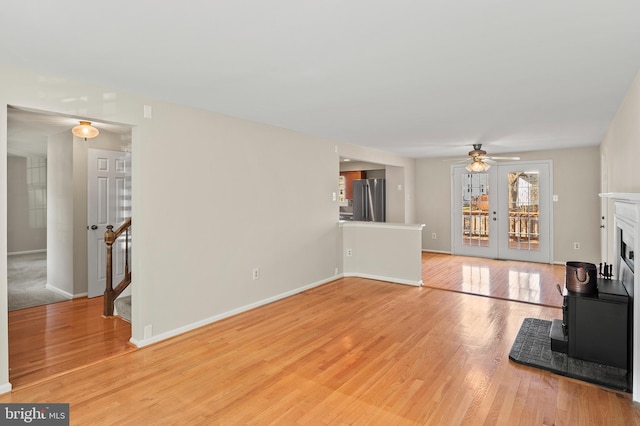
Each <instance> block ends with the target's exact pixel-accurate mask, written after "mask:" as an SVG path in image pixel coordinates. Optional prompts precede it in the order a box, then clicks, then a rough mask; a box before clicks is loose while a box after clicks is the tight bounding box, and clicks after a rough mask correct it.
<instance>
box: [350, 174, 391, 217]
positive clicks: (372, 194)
mask: <svg viewBox="0 0 640 426" xmlns="http://www.w3.org/2000/svg"><path fill="white" fill-rule="evenodd" d="M386 194H387V192H386V181H385V180H384V179H355V180H354V181H353V220H359V221H364V222H385V221H386V203H387V200H386Z"/></svg>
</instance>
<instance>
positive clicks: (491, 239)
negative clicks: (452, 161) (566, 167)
mask: <svg viewBox="0 0 640 426" xmlns="http://www.w3.org/2000/svg"><path fill="white" fill-rule="evenodd" d="M551 180H552V176H551V162H550V161H538V162H520V161H519V162H517V163H509V164H498V165H493V166H492V167H491V168H490V169H489V170H487V171H484V172H468V171H467V170H466V169H465V167H464V166H453V167H452V191H451V193H452V203H451V208H452V219H453V227H452V228H453V229H452V239H453V241H452V244H451V246H452V250H453V253H454V254H460V255H465V256H477V257H488V258H493V259H508V260H524V261H529V262H541V263H552V262H553V247H552V243H551V242H552V238H551V232H552V229H553V227H552V224H551V220H552V217H553V215H552V204H551V197H552V196H551Z"/></svg>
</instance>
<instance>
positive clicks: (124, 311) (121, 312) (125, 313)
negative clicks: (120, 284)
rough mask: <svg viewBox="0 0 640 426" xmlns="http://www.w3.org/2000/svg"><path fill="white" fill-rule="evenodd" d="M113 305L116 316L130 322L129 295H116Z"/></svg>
mask: <svg viewBox="0 0 640 426" xmlns="http://www.w3.org/2000/svg"><path fill="white" fill-rule="evenodd" d="M114 307H115V311H116V313H117V315H118V316H120V317H121V318H122V319H123V320H125V321H127V322H129V323H130V322H131V296H121V297H118V298H117V299H116V300H115V304H114Z"/></svg>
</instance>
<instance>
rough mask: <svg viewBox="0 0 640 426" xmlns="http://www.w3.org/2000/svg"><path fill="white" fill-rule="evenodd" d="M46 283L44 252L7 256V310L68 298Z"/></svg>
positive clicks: (46, 303)
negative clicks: (50, 288) (49, 287)
mask: <svg viewBox="0 0 640 426" xmlns="http://www.w3.org/2000/svg"><path fill="white" fill-rule="evenodd" d="M46 284H47V253H46V252H41V253H29V254H19V255H12V256H8V257H7V298H8V303H9V311H15V310H17V309H24V308H30V307H32V306H40V305H48V304H50V303H57V302H62V301H65V300H68V299H67V298H66V297H64V296H63V295H61V294H58V293H56V292H53V291H51V290H49V289H47V288H46V287H45V285H46Z"/></svg>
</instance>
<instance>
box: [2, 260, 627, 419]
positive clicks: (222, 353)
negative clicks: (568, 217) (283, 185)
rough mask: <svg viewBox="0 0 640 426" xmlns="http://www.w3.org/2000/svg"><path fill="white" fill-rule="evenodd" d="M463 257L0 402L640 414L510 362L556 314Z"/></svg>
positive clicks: (184, 409)
mask: <svg viewBox="0 0 640 426" xmlns="http://www.w3.org/2000/svg"><path fill="white" fill-rule="evenodd" d="M449 257H453V256H449ZM432 261H433V265H431V262H432ZM449 261H453V262H456V261H457V262H460V263H459V265H458V266H457V267H456V266H455V264H454V263H448V262H449ZM469 261H470V260H469V258H456V259H444V258H440V257H438V256H434V258H433V259H432V260H431V259H429V258H428V259H427V262H426V263H428V264H429V265H426V266H425V267H426V273H427V274H428V275H429V276H428V277H427V278H428V282H427V281H425V283H426V284H427V285H430V287H422V288H420V287H411V286H404V285H399V284H391V283H385V282H380V281H373V280H367V279H361V278H344V279H339V280H336V281H334V282H331V283H328V284H326V285H323V286H320V287H317V288H314V289H312V290H309V291H306V292H304V293H301V294H298V295H295V296H292V297H290V298H287V299H285V300H281V301H278V302H275V303H272V304H270V305H267V306H264V307H261V308H258V309H255V310H252V311H250V312H246V313H243V314H240V315H237V316H234V317H231V318H228V319H225V320H222V321H219V322H217V323H214V324H211V325H208V326H205V327H202V328H200V329H198V330H195V331H192V332H189V333H186V334H183V335H181V336H178V337H175V338H173V339H170V340H168V341H164V342H160V343H158V344H155V345H152V346H149V347H146V348H142V349H140V350H135V351H131V352H129V353H126V354H124V355H121V356H118V357H116V358H112V359H109V360H106V361H103V362H99V363H94V364H92V365H91V366H89V367H86V368H81V369H76V370H75V371H72V372H70V373H68V374H64V375H60V376H58V377H56V378H55V379H53V380H48V381H44V382H41V383H39V384H37V385H35V386H27V387H24V388H23V389H16V390H15V391H14V392H12V393H11V394H6V395H0V402H69V403H70V404H71V424H81V425H84V424H136V425H137V424H176V425H184V424H189V425H199V424H203V425H212V424H216V425H217V424H224V425H228V424H234V425H235V424H249V423H250V424H284V425H290V424H384V425H390V424H394V425H396V424H397V425H405V424H406V425H418V424H433V425H458V424H470V425H475V424H500V425H503V424H504V425H518V424H520V425H540V424H545V425H551V424H556V425H577V424H581V425H589V424H593V425H602V424H611V425H618V424H619V425H634V424H638V425H640V409H639V408H638V407H637V406H635V405H634V404H632V403H631V397H630V395H629V394H626V393H621V392H614V391H610V390H607V389H604V388H600V387H598V386H594V385H590V384H587V383H583V382H579V381H575V380H571V379H566V378H564V377H561V376H556V375H553V374H551V373H547V372H545V371H541V370H537V369H534V368H530V367H526V366H522V365H519V364H515V363H513V362H511V361H509V359H508V353H509V350H510V348H511V345H512V343H513V339H514V338H515V335H516V334H517V332H518V329H519V327H520V325H521V323H522V320H523V319H524V318H526V317H536V318H541V319H553V318H559V317H560V316H561V311H560V309H559V308H556V307H552V306H542V305H537V304H534V303H533V302H532V301H531V300H527V303H521V302H517V301H510V300H505V299H507V298H506V297H505V298H500V299H498V298H492V297H479V296H478V295H473V294H464V293H462V292H461V288H462V289H464V288H466V287H464V286H463V287H456V285H458V286H461V285H462V284H460V283H457V284H456V282H457V281H459V280H460V277H461V276H460V275H459V274H460V273H462V274H463V276H464V274H465V273H464V272H456V271H455V269H456V268H458V269H461V270H463V269H464V268H463V266H464V265H466V264H467V262H469ZM477 262H478V263H474V264H473V265H472V266H474V267H478V268H482V267H483V264H484V263H485V262H486V265H488V266H487V267H488V268H490V270H491V271H492V272H491V273H490V274H489V277H490V278H489V279H490V282H489V288H490V289H492V290H493V289H496V291H498V289H500V288H502V286H503V285H504V283H502V284H499V285H498V284H496V285H494V284H493V283H494V281H495V280H497V279H498V277H501V276H502V277H503V278H504V274H505V273H504V272H500V273H494V272H493V267H494V265H493V263H491V262H489V261H484V260H477ZM437 265H440V266H437ZM445 265H447V266H445ZM521 266H523V265H521ZM523 267H526V268H532V270H531V271H532V272H533V269H536V268H535V267H531V266H528V265H527V266H523ZM516 269H517V268H516ZM552 269H553V268H552ZM525 272H526V271H525ZM539 273H540V274H541V278H540V279H541V280H542V281H543V282H545V283H547V282H548V283H553V281H554V280H555V279H556V278H555V275H554V273H555V272H553V271H547V270H545V269H544V268H541V269H540V272H539ZM480 274H481V275H482V272H481V273H480ZM507 275H508V274H507ZM499 281H502V279H500V280H499ZM506 281H507V282H509V280H508V279H507V280H506ZM436 284H437V285H438V286H439V287H438V288H436ZM545 285H546V284H545ZM553 285H554V286H555V283H553ZM480 287H482V286H480ZM478 292H479V293H481V292H480V291H478ZM507 295H509V292H508V290H507ZM528 297H533V296H531V295H529V296H528ZM540 300H544V299H540Z"/></svg>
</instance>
